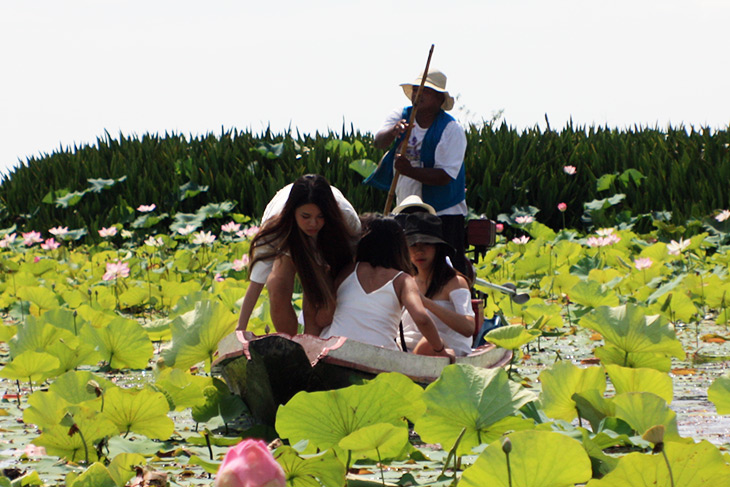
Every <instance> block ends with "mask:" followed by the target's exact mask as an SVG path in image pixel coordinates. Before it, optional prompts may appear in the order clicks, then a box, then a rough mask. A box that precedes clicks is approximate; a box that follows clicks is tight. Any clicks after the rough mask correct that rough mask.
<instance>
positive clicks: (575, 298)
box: [569, 280, 618, 308]
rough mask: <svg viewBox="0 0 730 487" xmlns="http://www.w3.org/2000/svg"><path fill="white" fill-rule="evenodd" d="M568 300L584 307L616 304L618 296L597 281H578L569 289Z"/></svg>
mask: <svg viewBox="0 0 730 487" xmlns="http://www.w3.org/2000/svg"><path fill="white" fill-rule="evenodd" d="M569 296H570V300H571V301H572V302H574V303H577V304H580V305H582V306H585V307H586V308H599V307H601V306H616V305H618V296H617V295H616V293H615V292H613V291H612V290H610V289H606V288H605V287H604V286H603V285H602V284H601V283H600V282H597V281H593V280H590V281H580V282H579V283H578V284H576V285H575V286H573V289H571V290H570V294H569Z"/></svg>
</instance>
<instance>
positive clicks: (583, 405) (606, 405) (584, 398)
mask: <svg viewBox="0 0 730 487" xmlns="http://www.w3.org/2000/svg"><path fill="white" fill-rule="evenodd" d="M571 399H572V400H573V401H574V402H575V407H576V410H577V411H578V415H579V418H580V419H581V420H583V419H585V420H587V421H588V422H589V423H591V429H592V430H593V431H594V432H595V431H600V429H601V426H602V425H601V422H602V421H603V420H604V419H605V418H607V417H610V416H613V415H614V408H613V404H612V403H611V401H610V400H609V399H606V398H605V397H604V396H603V393H602V392H599V391H598V390H597V389H588V390H586V391H583V392H576V393H575V394H573V395H572V396H571Z"/></svg>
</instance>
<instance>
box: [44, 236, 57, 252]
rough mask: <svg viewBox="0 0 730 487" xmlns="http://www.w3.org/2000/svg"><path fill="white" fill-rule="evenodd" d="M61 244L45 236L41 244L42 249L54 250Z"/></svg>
mask: <svg viewBox="0 0 730 487" xmlns="http://www.w3.org/2000/svg"><path fill="white" fill-rule="evenodd" d="M60 246H61V244H60V243H58V242H56V240H54V239H53V238H47V239H46V241H45V242H43V243H42V244H41V248H42V249H43V250H54V249H57V248H58V247H60Z"/></svg>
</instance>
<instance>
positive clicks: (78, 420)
mask: <svg viewBox="0 0 730 487" xmlns="http://www.w3.org/2000/svg"><path fill="white" fill-rule="evenodd" d="M73 420H74V422H75V424H76V425H77V426H78V429H79V430H81V433H82V435H83V438H84V440H85V442H86V448H84V441H82V439H81V438H82V435H79V434H74V435H69V427H68V426H61V425H60V424H57V425H54V426H49V427H47V428H46V429H44V430H43V433H41V435H40V436H39V437H38V438H36V439H35V440H33V443H34V444H36V445H38V446H43V447H45V448H46V451H47V452H48V454H49V455H55V456H58V457H62V458H66V459H68V460H70V461H75V462H79V461H84V459H85V457H86V452H88V455H89V461H92V462H93V461H96V460H97V454H96V449H95V448H94V443H95V442H96V441H98V440H100V439H101V438H104V437H106V436H112V435H116V434H117V428H116V426H115V425H114V423H112V422H111V421H109V420H108V419H105V418H104V417H103V416H102V415H100V414H99V413H98V412H96V411H90V410H86V409H84V408H79V409H78V410H77V412H76V413H75V414H74V415H73Z"/></svg>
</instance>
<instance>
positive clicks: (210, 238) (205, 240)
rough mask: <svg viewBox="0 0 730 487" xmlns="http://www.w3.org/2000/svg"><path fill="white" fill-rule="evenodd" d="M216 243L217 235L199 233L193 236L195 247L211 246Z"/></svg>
mask: <svg viewBox="0 0 730 487" xmlns="http://www.w3.org/2000/svg"><path fill="white" fill-rule="evenodd" d="M213 242H215V235H213V234H212V233H211V232H202V231H201V232H198V233H196V234H194V236H193V243H194V244H195V245H210V244H212V243H213Z"/></svg>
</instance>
